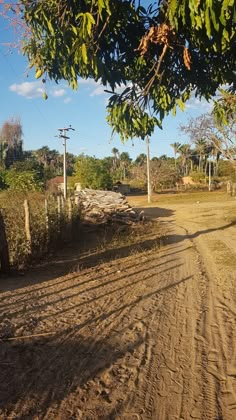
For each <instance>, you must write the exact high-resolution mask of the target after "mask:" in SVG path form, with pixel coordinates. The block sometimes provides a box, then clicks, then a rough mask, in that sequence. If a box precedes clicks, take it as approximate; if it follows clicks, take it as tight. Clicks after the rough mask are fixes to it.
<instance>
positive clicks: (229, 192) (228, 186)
mask: <svg viewBox="0 0 236 420" xmlns="http://www.w3.org/2000/svg"><path fill="white" fill-rule="evenodd" d="M231 184H232V183H231V181H228V182H227V193H228V194H231V187H232V185H231Z"/></svg>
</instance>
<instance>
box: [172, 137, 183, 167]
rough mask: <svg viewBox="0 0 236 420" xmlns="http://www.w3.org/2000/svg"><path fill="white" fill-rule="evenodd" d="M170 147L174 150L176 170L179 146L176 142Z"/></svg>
mask: <svg viewBox="0 0 236 420" xmlns="http://www.w3.org/2000/svg"><path fill="white" fill-rule="evenodd" d="M171 147H172V148H173V149H174V156H175V168H176V159H177V153H178V154H179V148H180V147H181V144H180V143H178V142H175V143H172V144H171Z"/></svg>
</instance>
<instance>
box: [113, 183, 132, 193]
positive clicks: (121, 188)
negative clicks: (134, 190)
mask: <svg viewBox="0 0 236 420" xmlns="http://www.w3.org/2000/svg"><path fill="white" fill-rule="evenodd" d="M113 191H115V192H119V193H121V194H123V195H126V194H129V193H130V185H129V184H122V182H120V181H118V182H116V183H115V184H114V185H113Z"/></svg>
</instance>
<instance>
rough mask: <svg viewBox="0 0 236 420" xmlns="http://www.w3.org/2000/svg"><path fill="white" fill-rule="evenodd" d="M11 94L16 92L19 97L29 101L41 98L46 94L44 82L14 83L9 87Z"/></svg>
mask: <svg viewBox="0 0 236 420" xmlns="http://www.w3.org/2000/svg"><path fill="white" fill-rule="evenodd" d="M9 89H10V91H11V92H15V93H16V94H17V95H20V96H24V97H25V98H27V99H32V98H39V97H41V96H42V93H43V92H44V88H43V87H42V82H39V81H38V82H24V83H20V84H17V83H14V84H13V85H11V86H10V87H9Z"/></svg>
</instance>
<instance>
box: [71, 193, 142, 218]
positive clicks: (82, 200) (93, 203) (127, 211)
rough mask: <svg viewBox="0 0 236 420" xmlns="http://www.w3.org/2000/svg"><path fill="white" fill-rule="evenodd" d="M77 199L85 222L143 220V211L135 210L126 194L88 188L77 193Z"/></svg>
mask: <svg viewBox="0 0 236 420" xmlns="http://www.w3.org/2000/svg"><path fill="white" fill-rule="evenodd" d="M75 201H76V203H77V204H78V205H79V207H80V209H81V219H82V222H83V223H89V224H104V223H108V222H114V223H122V224H132V223H135V222H138V221H140V220H143V212H141V213H140V212H138V211H137V210H134V209H133V208H132V207H131V206H130V205H129V203H128V201H127V199H126V197H125V196H124V195H122V194H120V193H116V192H113V191H98V190H92V189H88V188H86V189H84V190H81V191H78V192H77V193H76V200H75Z"/></svg>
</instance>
